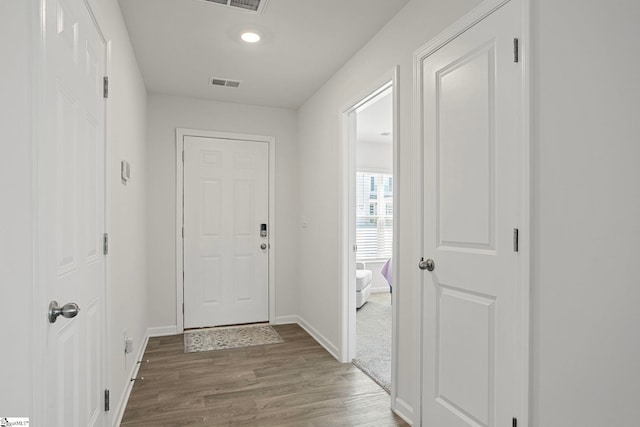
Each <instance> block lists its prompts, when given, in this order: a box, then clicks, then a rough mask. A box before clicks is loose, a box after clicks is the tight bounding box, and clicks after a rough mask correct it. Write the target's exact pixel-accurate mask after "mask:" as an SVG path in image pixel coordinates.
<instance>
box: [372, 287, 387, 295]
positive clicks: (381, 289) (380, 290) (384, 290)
mask: <svg viewBox="0 0 640 427" xmlns="http://www.w3.org/2000/svg"><path fill="white" fill-rule="evenodd" d="M371 293H372V294H383V293H384V294H391V292H389V285H383V286H376V287H373V285H371Z"/></svg>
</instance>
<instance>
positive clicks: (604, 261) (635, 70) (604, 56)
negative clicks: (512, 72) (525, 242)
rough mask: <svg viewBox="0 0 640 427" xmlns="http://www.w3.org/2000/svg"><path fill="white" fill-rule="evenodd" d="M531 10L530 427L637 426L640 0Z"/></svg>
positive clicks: (547, 0) (545, 0) (574, 1)
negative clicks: (531, 421)
mask: <svg viewBox="0 0 640 427" xmlns="http://www.w3.org/2000/svg"><path fill="white" fill-rule="evenodd" d="M533 5H534V18H535V20H534V24H535V25H534V31H535V39H534V41H535V57H534V64H535V98H536V105H535V129H536V135H535V143H534V168H535V169H534V174H535V175H534V176H535V181H534V187H535V188H534V207H535V209H534V212H533V215H534V233H535V239H534V242H533V243H534V258H533V283H532V291H533V346H534V352H533V390H532V391H533V406H532V413H533V424H532V425H534V426H537V427H560V426H581V427H602V426H622V425H638V424H639V423H640V421H639V420H640V405H639V404H638V403H639V402H640V332H639V330H640V329H639V325H640V269H638V264H639V261H640V137H639V135H640V120H639V118H640V107H639V105H640V104H639V100H640V80H639V79H638V76H639V75H640V56H639V55H638V47H637V42H638V40H640V30H639V27H638V22H640V3H638V2H637V1H635V0H612V1H606V2H584V1H579V0H535V1H534V2H533ZM631 46H633V47H632V48H631V50H629V48H630V47H631Z"/></svg>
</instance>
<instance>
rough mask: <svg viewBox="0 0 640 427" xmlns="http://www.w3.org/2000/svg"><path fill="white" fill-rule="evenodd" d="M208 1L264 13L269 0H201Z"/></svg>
mask: <svg viewBox="0 0 640 427" xmlns="http://www.w3.org/2000/svg"><path fill="white" fill-rule="evenodd" d="M199 1H204V2H207V3H213V4H219V5H222V6H228V7H233V8H235V9H242V10H246V11H249V12H255V13H263V12H264V8H265V7H266V6H267V0H199Z"/></svg>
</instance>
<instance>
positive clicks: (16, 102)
mask: <svg viewBox="0 0 640 427" xmlns="http://www.w3.org/2000/svg"><path fill="white" fill-rule="evenodd" d="M29 12H30V5H29V2H27V1H25V0H2V1H1V2H0V58H3V59H2V60H1V63H2V65H1V67H2V68H1V71H0V74H1V75H2V78H0V94H1V95H0V130H1V131H2V133H1V137H0V138H1V140H0V141H1V143H0V144H1V145H0V148H1V150H2V154H1V155H0V195H1V199H0V200H1V202H0V236H1V237H0V301H2V319H3V321H2V323H1V324H0V342H1V343H2V347H3V349H2V356H1V357H0V360H1V363H0V415H1V416H24V417H26V416H29V414H30V411H31V410H30V404H29V402H30V400H31V364H30V362H31V361H30V357H31V344H30V340H29V336H30V334H31V318H32V315H31V310H30V309H29V308H30V307H32V298H33V274H32V262H33V246H32V239H33V231H32V221H33V216H32V215H33V198H32V196H31V186H32V184H33V179H32V173H33V161H32V141H31V136H30V128H29V108H30V104H31V103H30V102H29V96H30V91H29V52H30V51H29V48H30V44H29V30H30V16H29ZM43 313H44V308H43Z"/></svg>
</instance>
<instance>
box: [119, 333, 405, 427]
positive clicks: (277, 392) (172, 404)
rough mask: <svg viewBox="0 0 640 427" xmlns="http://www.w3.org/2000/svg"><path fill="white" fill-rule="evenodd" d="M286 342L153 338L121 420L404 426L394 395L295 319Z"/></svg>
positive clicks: (287, 426)
mask: <svg viewBox="0 0 640 427" xmlns="http://www.w3.org/2000/svg"><path fill="white" fill-rule="evenodd" d="M274 328H275V329H276V330H277V331H278V333H279V334H280V336H281V337H282V338H283V339H284V341H285V342H284V343H281V344H270V345H264V346H256V347H247V348H241V349H232V350H217V351H205V352H199V353H188V354H184V353H183V351H184V350H183V336H182V335H176V336H170V337H160V338H151V339H150V340H149V344H148V345H147V350H146V352H145V355H144V359H149V363H143V364H142V366H141V367H140V371H139V373H138V377H144V380H138V381H136V383H135V385H134V387H133V391H132V392H131V397H130V398H129V403H128V405H127V408H126V410H125V413H124V418H123V420H122V424H121V425H122V426H256V427H257V426H260V427H263V426H264V427H268V426H283V427H293V426H296V427H298V426H309V427H311V426H313V427H316V426H318V427H319V426H322V427H325V426H380V427H383V426H406V425H408V424H407V423H405V422H404V421H403V420H401V419H400V418H399V417H398V416H396V415H395V414H393V413H392V412H391V410H390V409H389V395H388V394H387V393H386V392H385V391H384V390H383V389H382V388H380V386H378V385H377V384H376V383H374V382H373V381H372V380H371V379H370V378H369V377H367V376H366V375H365V374H364V373H362V372H361V371H360V370H359V369H358V368H356V367H355V366H353V365H352V364H350V363H345V364H343V363H339V362H338V361H336V360H335V359H334V358H333V357H332V356H331V355H330V354H329V353H327V352H326V350H324V348H322V347H321V346H320V345H319V344H318V343H317V342H316V341H315V340H314V339H313V338H311V337H310V336H309V335H308V334H307V333H306V332H305V331H304V330H303V329H302V328H301V327H300V326H298V325H281V326H274Z"/></svg>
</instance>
